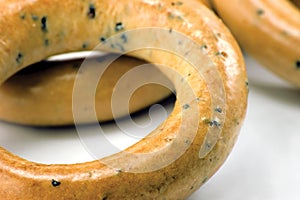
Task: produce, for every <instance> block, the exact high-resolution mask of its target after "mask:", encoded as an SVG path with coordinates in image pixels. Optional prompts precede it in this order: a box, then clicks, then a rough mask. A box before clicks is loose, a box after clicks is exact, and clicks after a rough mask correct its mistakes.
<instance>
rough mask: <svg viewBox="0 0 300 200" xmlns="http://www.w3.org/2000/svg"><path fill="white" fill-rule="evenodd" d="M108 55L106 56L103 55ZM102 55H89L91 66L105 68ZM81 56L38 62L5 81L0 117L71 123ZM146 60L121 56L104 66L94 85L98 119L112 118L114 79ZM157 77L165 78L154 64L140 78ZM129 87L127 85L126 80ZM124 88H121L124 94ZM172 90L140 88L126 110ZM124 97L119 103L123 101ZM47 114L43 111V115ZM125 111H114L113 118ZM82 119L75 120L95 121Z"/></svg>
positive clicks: (0, 94)
mask: <svg viewBox="0 0 300 200" xmlns="http://www.w3.org/2000/svg"><path fill="white" fill-rule="evenodd" d="M106 56H109V55H106ZM106 56H105V55H99V56H97V57H94V58H89V59H90V60H91V61H90V64H91V65H97V66H98V67H105V66H104V65H105V63H104V62H103V60H104V59H105V57H106ZM82 62H83V60H82V59H79V60H73V61H56V62H53V61H51V62H47V61H44V62H40V63H37V64H35V65H34V66H31V68H30V71H29V70H28V69H26V70H25V71H24V72H22V73H18V74H16V75H15V76H13V77H11V78H10V79H9V80H8V81H6V82H5V83H4V84H3V85H2V86H1V88H0V99H1V105H0V119H1V120H4V121H8V122H13V123H18V124H23V125H34V126H62V125H71V124H74V119H73V113H72V92H73V87H74V81H75V79H76V75H77V72H78V69H79V68H80V65H81V63H82ZM143 64H145V62H143V61H141V60H138V59H133V58H130V57H126V56H123V57H121V58H119V59H118V60H116V61H114V62H113V63H112V64H111V66H109V67H108V68H107V71H106V72H105V73H104V75H103V77H102V78H101V80H100V82H99V86H98V87H97V91H96V96H95V102H96V105H95V106H96V107H95V109H96V113H97V120H99V121H101V122H103V121H109V120H112V119H113V115H112V109H111V103H110V102H111V96H112V93H113V89H114V86H115V84H116V83H117V81H118V80H119V79H120V78H121V77H122V76H123V75H125V74H126V72H128V71H130V70H132V69H133V68H134V67H137V66H139V65H143ZM91 67H92V66H91ZM153 76H156V77H158V78H160V79H167V78H166V77H164V76H163V75H162V74H161V73H160V72H159V71H158V70H157V69H156V68H155V67H154V66H153V67H152V69H151V71H150V73H147V76H145V75H144V74H140V77H141V78H142V79H146V80H147V79H150V78H151V77H153ZM126 84H127V85H128V88H129V87H132V86H130V84H134V83H130V82H129V83H126ZM125 92H126V91H124V93H125ZM170 93H171V91H170V90H168V89H167V88H165V87H162V86H160V85H155V84H148V85H144V86H142V87H141V88H139V89H138V90H137V91H136V92H135V93H134V94H133V96H132V98H131V99H130V105H129V112H130V113H134V112H137V111H139V110H141V109H143V108H146V107H147V106H150V105H152V104H153V103H155V102H158V101H160V100H163V99H164V98H166V97H167V96H169V95H170ZM122 99H123V98H120V99H118V100H119V101H120V102H119V103H118V104H121V105H122V104H123V103H122V102H121V101H122ZM45 113H46V114H45ZM126 114H127V113H121V112H119V113H114V117H115V118H119V117H123V116H125V115H126ZM94 122H95V121H88V120H86V119H82V120H81V121H77V123H79V124H81V123H94Z"/></svg>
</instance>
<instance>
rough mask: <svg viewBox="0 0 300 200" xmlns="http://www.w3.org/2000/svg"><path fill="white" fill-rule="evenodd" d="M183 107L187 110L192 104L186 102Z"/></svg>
mask: <svg viewBox="0 0 300 200" xmlns="http://www.w3.org/2000/svg"><path fill="white" fill-rule="evenodd" d="M182 108H183V109H185V110H186V109H189V108H190V105H189V104H184V105H183V106H182Z"/></svg>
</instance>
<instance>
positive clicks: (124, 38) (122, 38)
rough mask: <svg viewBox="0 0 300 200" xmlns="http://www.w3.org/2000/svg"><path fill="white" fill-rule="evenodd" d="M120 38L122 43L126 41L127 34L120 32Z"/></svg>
mask: <svg viewBox="0 0 300 200" xmlns="http://www.w3.org/2000/svg"><path fill="white" fill-rule="evenodd" d="M121 40H122V42H123V43H127V41H128V39H127V35H126V34H122V35H121Z"/></svg>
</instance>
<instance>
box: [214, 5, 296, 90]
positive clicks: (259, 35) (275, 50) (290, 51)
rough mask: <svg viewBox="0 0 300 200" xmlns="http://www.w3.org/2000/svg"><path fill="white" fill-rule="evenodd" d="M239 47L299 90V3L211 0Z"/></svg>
mask: <svg viewBox="0 0 300 200" xmlns="http://www.w3.org/2000/svg"><path fill="white" fill-rule="evenodd" d="M211 3H212V5H213V8H214V9H215V10H216V12H217V13H218V14H219V15H220V17H221V18H222V19H223V20H224V22H225V23H226V25H228V27H229V28H230V29H231V31H232V32H233V34H234V36H235V37H236V38H237V40H238V42H239V43H240V45H241V47H242V48H243V49H245V51H246V52H247V53H249V54H250V55H251V56H253V57H254V58H255V59H256V60H258V61H259V62H260V63H261V64H263V65H264V66H266V67H267V68H268V69H270V70H271V71H272V72H274V73H275V74H277V75H278V76H280V77H281V78H283V79H285V80H287V81H289V82H290V83H292V84H294V85H295V86H297V87H300V48H299V47H300V10H299V7H297V5H298V6H299V0H294V1H289V0H264V1H260V0H243V1H239V0H232V1H231V2H230V3H228V2H226V1H222V0H211Z"/></svg>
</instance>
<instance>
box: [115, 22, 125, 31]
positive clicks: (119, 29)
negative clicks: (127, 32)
mask: <svg viewBox="0 0 300 200" xmlns="http://www.w3.org/2000/svg"><path fill="white" fill-rule="evenodd" d="M123 29H124V26H123V23H122V22H118V23H116V26H115V31H117V32H118V31H121V30H123Z"/></svg>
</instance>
